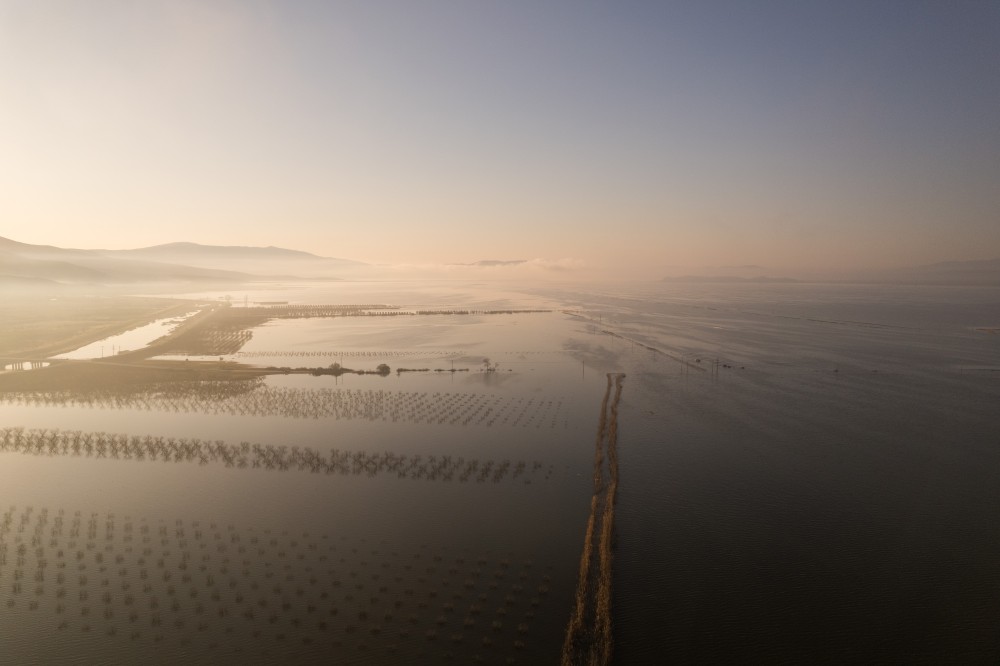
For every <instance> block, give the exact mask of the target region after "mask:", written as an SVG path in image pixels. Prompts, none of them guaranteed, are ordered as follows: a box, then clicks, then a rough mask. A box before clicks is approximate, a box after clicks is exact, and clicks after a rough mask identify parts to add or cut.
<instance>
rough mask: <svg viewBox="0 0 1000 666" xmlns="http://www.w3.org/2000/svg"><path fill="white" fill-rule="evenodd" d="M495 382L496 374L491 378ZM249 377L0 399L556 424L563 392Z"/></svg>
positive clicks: (455, 422) (238, 412)
mask: <svg viewBox="0 0 1000 666" xmlns="http://www.w3.org/2000/svg"><path fill="white" fill-rule="evenodd" d="M496 383H498V382H494V384H496ZM249 385H251V386H254V388H252V389H250V390H248V383H247V382H196V383H172V384H162V385H158V386H153V387H151V388H148V389H146V390H141V391H135V390H127V391H108V390H102V391H94V392H92V393H88V392H79V391H77V392H65V393H62V392H60V393H50V392H40V391H34V392H24V393H4V394H0V404H4V403H6V404H10V405H15V406H17V405H27V406H43V407H44V406H53V405H60V406H69V407H87V408H94V409H126V410H128V409H131V410H143V411H162V412H176V413H189V412H201V413H206V414H228V415H233V416H265V417H266V416H281V417H286V418H299V419H317V418H329V419H365V420H368V421H376V420H380V421H391V422H393V423H395V422H398V421H403V422H409V423H427V424H437V425H463V426H467V425H480V426H493V425H499V426H511V427H517V426H522V427H525V428H527V427H535V428H542V427H546V428H555V427H557V426H558V425H561V424H562V400H561V399H556V400H552V399H549V400H545V399H544V398H534V397H530V398H525V397H510V396H505V395H502V394H495V393H472V392H468V393H450V392H440V391H435V392H434V393H431V392H421V393H417V392H406V391H385V390H374V389H369V390H352V389H330V388H316V389H299V388H288V387H274V386H266V385H259V384H249Z"/></svg>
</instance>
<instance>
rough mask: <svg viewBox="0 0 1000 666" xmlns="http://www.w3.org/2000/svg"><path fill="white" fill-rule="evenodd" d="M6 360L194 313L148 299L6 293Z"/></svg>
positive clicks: (0, 339) (182, 304)
mask: <svg viewBox="0 0 1000 666" xmlns="http://www.w3.org/2000/svg"><path fill="white" fill-rule="evenodd" d="M3 298H4V301H5V303H4V307H3V326H2V327H0V357H27V356H38V357H43V356H50V355H55V354H59V353H62V352H67V351H72V350H73V349H76V348H78V347H81V346H83V345H85V344H88V343H90V342H93V341H95V340H100V339H101V338H104V337H107V336H109V335H114V334H116V333H120V332H123V331H126V330H128V329H130V328H133V327H135V326H140V325H142V324H146V323H148V322H151V321H153V320H155V319H158V318H161V317H169V316H172V315H175V314H181V313H183V312H186V311H190V309H191V307H192V305H191V303H188V302H186V301H179V300H175V299H168V298H149V297H142V296H85V295H77V294H72V295H65V294H58V295H56V294H53V295H49V294H42V293H36V294H30V295H24V294H22V295H18V294H10V293H5V294H3Z"/></svg>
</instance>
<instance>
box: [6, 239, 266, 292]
mask: <svg viewBox="0 0 1000 666" xmlns="http://www.w3.org/2000/svg"><path fill="white" fill-rule="evenodd" d="M0 275H2V276H4V280H3V283H4V284H5V285H13V284H22V285H27V284H48V283H51V284H93V285H101V284H105V285H107V284H129V283H147V282H205V281H215V282H220V281H221V282H248V281H254V280H259V279H261V276H258V275H254V274H251V273H243V272H239V271H230V270H218V269H213V268H205V267H196V266H186V265H181V264H174V263H167V262H160V261H149V260H142V259H131V258H123V257H119V256H114V253H109V252H107V251H103V250H77V249H69V248H59V247H54V246H51V245H30V244H28V243H20V242H17V241H13V240H10V239H9V238H0Z"/></svg>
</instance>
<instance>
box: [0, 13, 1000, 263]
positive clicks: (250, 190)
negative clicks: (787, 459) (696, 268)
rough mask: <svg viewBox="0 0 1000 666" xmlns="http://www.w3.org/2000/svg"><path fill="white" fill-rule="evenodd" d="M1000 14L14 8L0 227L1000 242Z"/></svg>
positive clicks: (16, 231)
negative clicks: (999, 119) (999, 118)
mask: <svg viewBox="0 0 1000 666" xmlns="http://www.w3.org/2000/svg"><path fill="white" fill-rule="evenodd" d="M998 117H1000V4H997V3H993V2H985V1H984V2H937V3H924V2H916V1H905V2H889V1H881V2H825V3H824V2H812V3H804V2H732V3H724V2H628V1H624V2H499V1H497V2H457V1H456V2H418V1H405V2H378V1H377V0H367V1H365V2H339V3H338V2H323V3H320V2H316V3H311V2H264V1H257V2H254V1H239V2H211V1H202V2H184V1H179V0H172V1H169V2H153V1H150V2H135V3H131V2H121V1H115V2H113V1H99V0H98V1H91V2H74V1H64V2H49V1H46V0H26V1H21V0H0V183H2V187H3V190H4V192H3V196H0V235H2V236H8V237H11V238H14V239H17V240H22V241H25V242H36V243H51V244H59V245H72V246H78V247H134V246H140V245H149V244H155V243H161V242H170V241H175V240H192V241H196V242H203V243H228V244H261V245H272V244H273V245H284V246H290V247H295V248H299V249H306V250H310V251H314V252H318V253H320V254H327V255H334V256H344V257H351V258H357V259H363V260H369V261H380V262H415V263H434V262H453V261H454V262H462V261H474V260H477V259H482V258H528V259H531V258H536V257H537V258H545V259H548V260H553V261H554V260H561V259H573V260H574V262H573V265H577V264H582V265H585V266H590V267H594V268H595V269H596V268H602V267H607V266H614V265H625V264H627V265H628V266H629V267H630V268H632V269H638V271H637V272H638V273H643V271H645V272H647V273H648V274H649V275H650V276H655V275H656V274H657V271H658V270H659V267H660V266H665V265H705V264H709V265H724V264H747V263H753V264H762V265H766V266H773V267H775V268H776V269H779V270H785V271H789V270H794V269H796V268H800V267H830V268H836V267H849V268H856V267H869V266H878V265H900V264H911V263H924V262H932V261H938V260H946V259H975V258H987V257H993V256H998V255H1000V187H998V185H1000V122H998Z"/></svg>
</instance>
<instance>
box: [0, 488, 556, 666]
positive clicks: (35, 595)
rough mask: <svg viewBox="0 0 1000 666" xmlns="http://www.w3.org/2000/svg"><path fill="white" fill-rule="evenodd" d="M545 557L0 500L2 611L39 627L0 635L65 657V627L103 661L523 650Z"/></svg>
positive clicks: (17, 646) (433, 657)
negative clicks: (0, 506)
mask: <svg viewBox="0 0 1000 666" xmlns="http://www.w3.org/2000/svg"><path fill="white" fill-rule="evenodd" d="M551 573H552V572H551V569H550V568H549V567H546V566H538V565H536V564H535V562H533V561H532V560H530V559H527V560H524V559H520V560H519V559H517V558H515V557H514V556H513V555H512V554H496V553H489V552H479V551H476V550H473V549H463V550H460V551H457V552H456V551H447V550H441V549H440V548H435V547H432V546H423V547H421V548H419V549H417V550H416V551H413V552H409V551H400V550H396V549H395V548H394V547H393V546H392V544H391V543H390V542H386V541H380V542H378V543H370V542H367V541H366V540H360V541H352V540H348V539H346V538H345V537H344V536H343V535H340V536H338V535H336V534H330V533H326V532H322V531H320V532H313V531H294V530H287V529H285V530H280V531H279V530H272V529H255V528H252V527H251V528H247V527H243V526H238V525H235V524H222V523H216V522H201V521H198V520H185V519H176V520H173V521H167V520H156V521H152V520H148V519H146V518H143V517H141V516H133V515H130V514H120V513H97V512H91V513H83V512H80V511H66V510H64V509H61V508H60V509H49V508H48V507H38V508H36V507H34V506H27V507H17V506H11V507H9V508H7V509H6V511H5V512H4V513H3V514H2V515H0V598H2V599H3V606H2V612H3V613H4V614H5V616H7V617H10V616H16V617H19V618H21V620H22V623H27V622H29V621H30V622H32V623H33V624H34V625H36V626H38V627H39V628H40V630H41V631H40V632H39V633H38V634H37V635H36V636H37V639H38V640H37V642H35V641H31V640H30V639H28V640H26V638H27V637H25V636H15V637H14V640H13V641H7V642H6V643H5V644H6V645H7V648H5V651H6V654H7V656H8V658H10V659H12V660H14V661H17V660H18V657H24V656H26V655H35V656H38V655H40V656H42V657H43V658H44V660H46V661H47V662H48V663H54V662H55V661H62V660H71V659H73V658H74V657H73V655H70V654H63V653H60V652H59V651H58V649H53V646H58V645H59V644H65V643H71V644H73V645H74V646H75V650H83V651H84V653H85V654H88V655H89V657H88V661H98V660H99V661H104V662H105V663H110V662H118V663H122V661H127V662H135V661H138V660H143V661H145V660H148V658H149V655H151V654H155V655H157V658H156V660H157V661H160V660H177V659H185V660H186V659H190V658H192V657H195V658H197V659H199V660H205V661H209V660H219V659H222V660H225V659H230V658H234V657H236V656H237V655H240V656H242V657H243V658H244V659H249V660H250V661H253V662H259V661H275V662H281V663H289V662H302V661H305V662H328V660H329V657H328V655H329V654H337V655H338V656H339V657H338V661H343V662H350V663H354V662H357V663H386V662H392V661H397V660H400V659H402V660H405V661H418V662H426V663H433V662H435V661H438V660H440V659H443V658H449V659H452V660H458V661H460V662H468V661H470V660H471V661H476V662H485V663H505V662H507V660H508V659H507V657H505V656H504V655H512V656H511V657H510V658H511V659H514V658H515V656H516V657H518V658H527V659H528V660H532V659H535V658H537V657H538V654H539V653H538V651H537V642H538V636H537V631H538V628H539V622H538V617H539V616H540V615H541V616H544V615H545V614H546V613H549V612H551V611H552V610H553V608H552V607H553V605H554V604H553V600H552V596H551V595H550V587H551ZM542 626H544V624H543V625H542ZM6 636H7V637H8V638H10V634H7V635H6ZM43 636H44V637H46V638H44V639H43ZM32 638H35V637H32Z"/></svg>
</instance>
